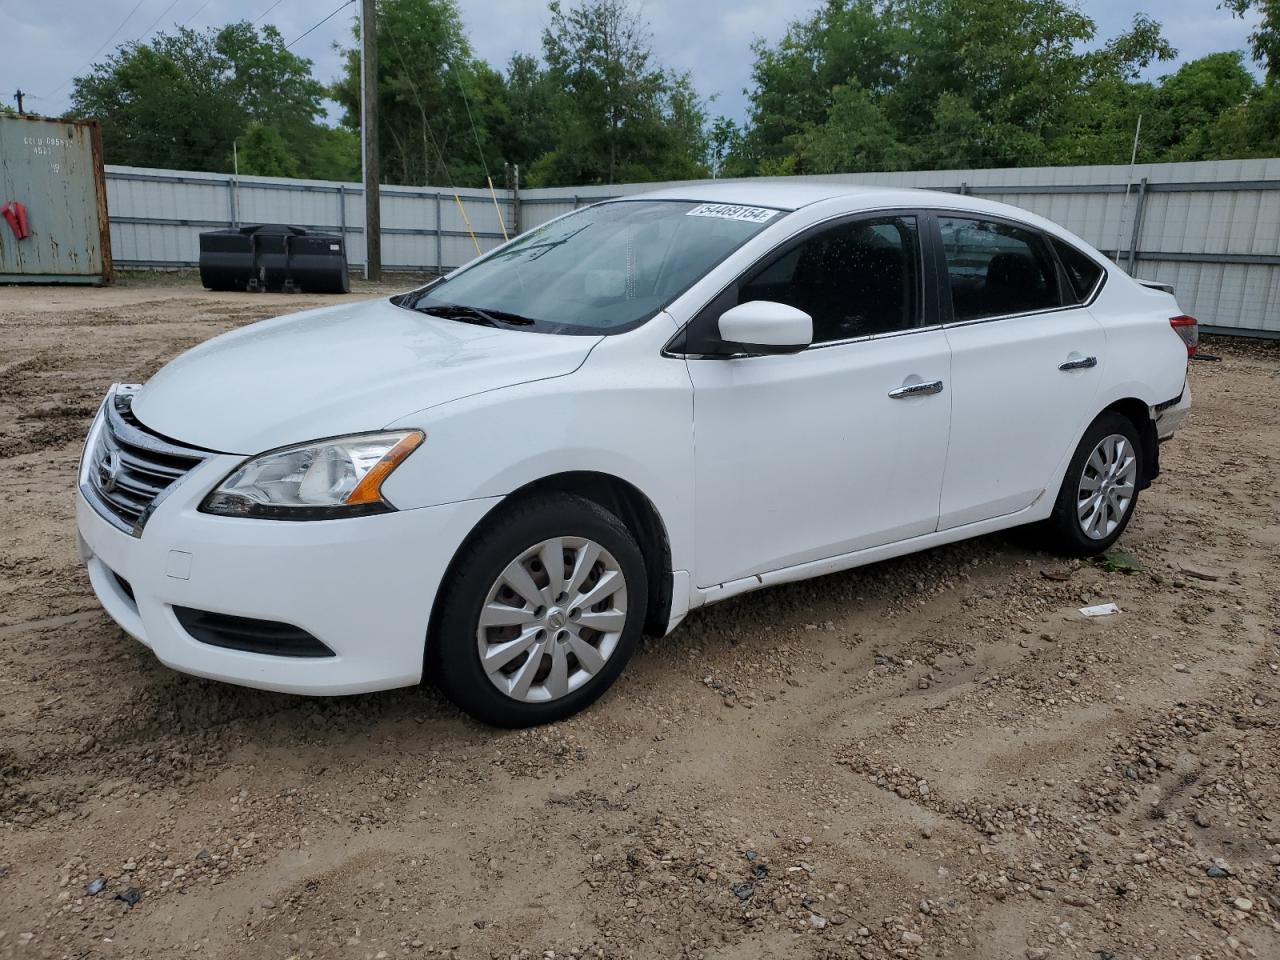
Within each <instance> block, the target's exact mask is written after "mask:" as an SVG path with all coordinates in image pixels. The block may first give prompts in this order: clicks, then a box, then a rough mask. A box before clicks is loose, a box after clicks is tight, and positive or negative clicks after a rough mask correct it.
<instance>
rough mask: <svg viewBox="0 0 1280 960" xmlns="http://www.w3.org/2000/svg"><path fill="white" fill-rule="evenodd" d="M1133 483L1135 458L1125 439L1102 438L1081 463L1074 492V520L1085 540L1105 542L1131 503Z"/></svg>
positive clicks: (1134, 479)
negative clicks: (1080, 470) (1082, 465)
mask: <svg viewBox="0 0 1280 960" xmlns="http://www.w3.org/2000/svg"><path fill="white" fill-rule="evenodd" d="M1137 479H1138V458H1137V456H1136V455H1135V452H1134V449H1133V444H1131V443H1130V442H1129V439H1128V438H1127V437H1124V436H1122V435H1120V434H1118V433H1113V434H1111V436H1109V437H1103V438H1102V440H1101V441H1100V442H1099V443H1098V445H1097V446H1096V447H1094V448H1093V453H1091V454H1089V459H1088V460H1086V461H1085V465H1084V472H1083V473H1082V474H1081V475H1080V487H1079V489H1078V490H1077V492H1076V516H1077V517H1078V518H1079V520H1080V529H1081V530H1083V531H1084V534H1085V536H1086V537H1088V538H1089V539H1091V540H1105V539H1106V538H1107V537H1109V536H1110V535H1111V534H1112V533H1114V532H1115V529H1116V527H1118V526H1120V523H1121V521H1123V520H1124V517H1125V514H1126V513H1128V512H1129V507H1130V505H1131V504H1132V503H1133V491H1134V489H1135V487H1134V484H1135V483H1136V481H1137Z"/></svg>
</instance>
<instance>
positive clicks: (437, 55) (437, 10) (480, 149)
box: [330, 0, 506, 186]
mask: <svg viewBox="0 0 1280 960" xmlns="http://www.w3.org/2000/svg"><path fill="white" fill-rule="evenodd" d="M377 30H378V108H379V113H378V121H379V122H378V135H379V147H380V152H381V154H382V157H381V161H382V162H381V175H382V178H383V179H384V180H385V181H386V182H388V183H433V184H455V185H467V186H480V185H482V184H483V183H484V180H485V176H484V170H485V168H486V167H490V168H492V167H491V165H496V164H498V163H499V162H500V159H501V158H500V154H501V150H500V149H499V148H498V145H497V144H496V143H495V142H494V139H493V129H494V128H495V127H496V126H500V125H501V124H502V123H503V122H504V121H505V119H506V114H505V109H506V106H505V103H504V101H503V98H502V92H503V83H502V78H501V77H500V76H499V75H498V74H497V73H496V72H495V71H494V70H493V69H492V68H491V67H489V65H488V64H486V63H484V62H483V61H480V60H477V59H476V58H475V56H474V55H473V54H472V51H471V44H470V43H469V41H468V40H467V37H466V34H465V33H464V31H463V28H462V16H461V14H460V13H459V12H458V5H457V3H456V2H455V0H380V2H379V3H378V6H377ZM353 34H354V35H355V37H356V39H357V40H358V39H359V28H358V26H357V27H356V28H355V29H354V31H353ZM330 93H331V96H332V97H333V98H334V99H335V100H337V101H338V103H339V104H341V105H342V107H343V108H345V114H344V117H343V124H344V125H345V126H346V127H348V128H349V129H350V130H352V131H358V130H359V129H360V50H359V47H358V45H357V46H353V47H351V48H349V49H347V50H346V51H345V56H344V61H343V72H342V76H341V77H339V79H338V80H337V82H335V83H334V85H333V87H332V88H331V91H330ZM473 120H474V127H473ZM477 141H479V142H478V143H477Z"/></svg>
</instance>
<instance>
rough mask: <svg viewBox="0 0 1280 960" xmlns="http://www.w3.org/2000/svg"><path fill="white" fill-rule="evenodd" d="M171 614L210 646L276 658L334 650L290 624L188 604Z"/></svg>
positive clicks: (324, 654) (325, 653)
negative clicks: (200, 608)
mask: <svg viewBox="0 0 1280 960" xmlns="http://www.w3.org/2000/svg"><path fill="white" fill-rule="evenodd" d="M173 614H174V616H176V617H177V618H178V622H179V623H180V624H182V629H184V630H186V631H187V633H189V634H190V635H191V636H192V637H194V638H195V639H196V640H199V641H200V642H201V643H207V644H209V645H210V646H212V647H224V648H226V649H228V650H243V651H245V652H246V653H266V654H270V655H272V656H276V657H332V656H334V652H333V651H332V650H330V649H329V648H328V647H326V646H325V645H324V644H323V643H321V642H320V641H319V640H317V639H316V638H315V637H314V636H312V635H311V634H310V633H308V632H307V631H306V630H303V629H302V628H301V627H295V626H293V625H292V624H288V623H280V622H279V621H276V620H254V619H251V618H250V617H233V616H231V615H230V614H226V613H210V612H209V611H208V610H193V609H192V608H191V607H174V608H173Z"/></svg>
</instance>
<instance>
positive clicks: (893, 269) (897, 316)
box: [738, 217, 920, 343]
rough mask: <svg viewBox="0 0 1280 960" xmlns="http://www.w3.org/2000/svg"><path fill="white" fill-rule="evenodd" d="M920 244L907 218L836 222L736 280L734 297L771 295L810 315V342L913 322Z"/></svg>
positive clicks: (912, 220) (911, 219) (888, 330)
mask: <svg viewBox="0 0 1280 960" xmlns="http://www.w3.org/2000/svg"><path fill="white" fill-rule="evenodd" d="M919 250H920V245H919V239H918V232H917V229H916V219H915V217H883V218H877V219H871V220H856V221H853V222H850V223H842V224H839V225H838V226H834V227H830V228H828V229H825V230H822V231H821V232H819V233H815V234H813V235H812V236H810V237H808V238H807V239H805V240H802V241H801V242H800V243H799V244H797V245H796V246H795V247H792V248H790V249H788V250H786V251H784V252H783V253H782V254H781V255H780V256H778V257H777V258H776V259H774V260H771V261H770V262H768V263H766V264H765V265H764V267H763V268H761V269H760V270H759V271H757V272H756V273H755V274H753V275H752V276H750V277H748V279H747V280H746V281H745V282H744V283H742V284H740V285H739V287H738V303H747V302H749V301H751V300H773V301H775V302H778V303H785V304H788V305H789V306H793V307H796V308H797V309H799V310H803V311H804V312H805V313H807V314H809V316H811V317H812V318H813V342H814V343H830V342H831V341H834V340H849V339H852V338H855V337H866V336H871V335H874V334H878V333H891V332H893V331H896V330H905V329H907V328H909V327H913V326H915V325H916V322H917V317H918V315H919V309H920V308H919V304H920V253H919Z"/></svg>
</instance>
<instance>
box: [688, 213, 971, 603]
mask: <svg viewBox="0 0 1280 960" xmlns="http://www.w3.org/2000/svg"><path fill="white" fill-rule="evenodd" d="M752 300H772V301H777V302H782V303H787V304H790V305H791V306H794V307H797V308H799V309H801V310H804V311H805V312H807V313H809V314H810V316H812V317H813V327H814V338H813V339H814V342H813V345H812V346H810V347H809V348H808V349H806V350H804V351H802V352H800V353H797V354H791V355H785V356H762V357H737V358H725V357H718V358H710V357H708V358H694V357H692V356H691V357H690V359H689V360H688V361H687V362H688V367H689V375H690V377H691V379H692V381H693V387H694V447H695V462H696V466H695V474H696V486H695V507H696V517H697V522H696V537H697V540H696V552H697V561H696V565H695V580H696V583H697V585H698V586H700V587H709V586H714V585H717V584H720V583H725V582H728V581H731V580H736V579H739V578H742V577H748V576H752V575H754V574H761V573H766V572H768V571H771V570H777V569H781V568H784V567H789V566H793V565H795V564H800V563H804V562H806V561H810V560H819V559H823V558H827V557H832V556H838V555H841V554H846V553H850V552H853V551H856V550H861V549H864V548H867V547H873V546H878V545H881V544H885V543H889V542H893V541H897V540H905V539H909V538H911V537H917V536H921V535H923V534H928V533H932V532H933V531H934V529H935V528H936V526H937V520H938V498H939V493H940V489H941V483H942V472H943V466H944V463H945V460H946V451H947V432H948V427H949V423H950V406H951V398H950V394H949V392H948V391H949V384H948V380H949V377H950V369H949V368H950V353H949V348H948V345H947V341H946V335H945V334H944V333H943V331H942V330H941V329H940V328H939V327H938V326H936V324H934V323H932V322H929V323H926V318H927V317H928V316H930V314H931V310H932V304H931V303H927V302H926V299H925V284H924V283H923V282H922V258H921V244H920V233H919V229H918V222H917V218H915V217H913V216H877V217H863V218H855V219H851V220H845V221H842V222H840V223H837V224H835V225H833V226H832V225H828V226H824V227H821V228H815V230H813V231H811V232H809V233H808V234H806V235H802V236H801V237H800V238H798V239H797V240H795V241H793V242H792V243H791V244H789V245H788V246H787V247H785V248H783V249H782V250H780V251H778V252H777V253H776V254H774V255H772V256H771V257H770V258H769V259H768V260H766V261H765V262H764V263H763V264H761V265H760V266H759V267H758V268H757V269H755V270H753V271H750V272H748V274H747V275H746V276H745V277H744V278H743V279H742V280H741V281H739V282H738V283H737V284H735V285H734V288H733V289H731V290H730V291H726V294H725V295H722V296H721V297H720V298H718V299H717V300H716V301H715V302H714V303H713V304H712V305H711V307H709V308H708V310H711V311H713V314H714V315H713V316H712V317H711V318H710V319H711V321H712V322H714V320H715V319H717V318H718V316H719V314H720V313H723V311H724V310H725V309H727V308H728V307H730V306H733V305H735V304H737V303H746V302H749V301H752ZM704 319H705V318H703V317H700V318H699V320H704ZM697 322H698V321H695V323H697Z"/></svg>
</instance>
